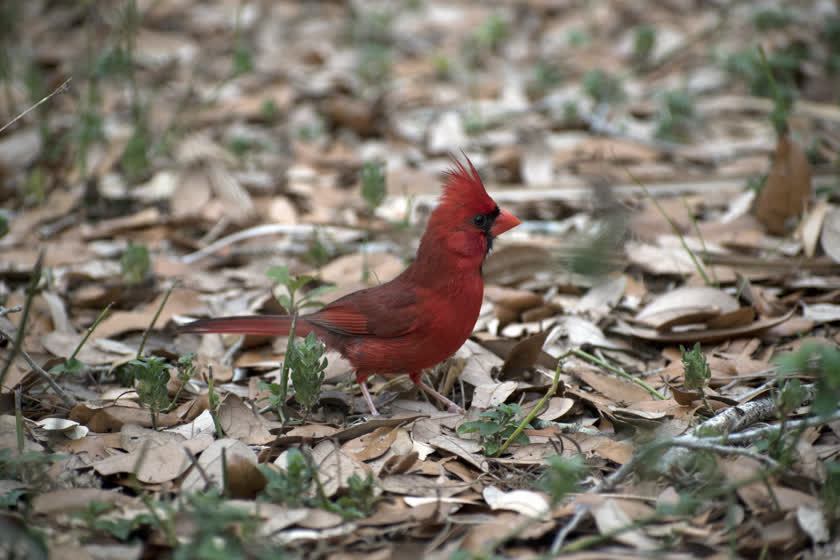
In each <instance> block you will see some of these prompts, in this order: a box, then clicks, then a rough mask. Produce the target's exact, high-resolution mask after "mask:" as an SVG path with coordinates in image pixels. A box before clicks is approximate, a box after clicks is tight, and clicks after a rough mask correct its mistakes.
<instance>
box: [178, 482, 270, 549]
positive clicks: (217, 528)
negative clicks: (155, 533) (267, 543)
mask: <svg viewBox="0 0 840 560" xmlns="http://www.w3.org/2000/svg"><path fill="white" fill-rule="evenodd" d="M185 502H186V504H185V507H184V508H183V514H184V515H185V516H186V517H187V518H189V519H192V520H193V522H194V523H193V526H194V527H195V532H194V533H193V534H192V535H190V537H189V538H188V539H187V540H186V541H184V542H182V543H181V544H179V545H178V546H177V547H176V548H175V549H174V550H173V551H172V558H173V560H193V559H195V558H201V559H207V560H228V559H230V560H246V559H250V558H255V557H260V556H257V554H260V553H261V552H262V553H263V554H265V553H266V551H263V550H261V549H262V548H263V546H264V544H263V543H262V542H261V540H260V539H258V538H257V528H258V526H259V519H258V518H257V517H256V516H254V515H253V514H252V513H251V512H250V511H249V510H248V509H244V508H241V507H236V506H235V505H232V504H231V503H230V502H228V501H227V500H225V499H224V497H223V496H222V495H221V493H220V492H219V491H218V490H217V489H216V488H213V489H211V490H208V491H206V492H198V493H194V494H188V495H187V496H186V500H185ZM276 552H279V553H280V554H278V555H277V556H275V557H276V558H283V555H282V551H276ZM262 557H265V556H262Z"/></svg>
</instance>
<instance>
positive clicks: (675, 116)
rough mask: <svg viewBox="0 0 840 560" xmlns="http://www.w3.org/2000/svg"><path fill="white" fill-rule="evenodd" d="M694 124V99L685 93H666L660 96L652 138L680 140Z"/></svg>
mask: <svg viewBox="0 0 840 560" xmlns="http://www.w3.org/2000/svg"><path fill="white" fill-rule="evenodd" d="M693 124H694V99H693V98H692V97H691V95H690V94H689V93H688V92H685V91H668V92H665V95H663V96H662V102H661V103H660V109H659V117H658V119H657V122H656V129H655V130H654V133H653V134H654V136H656V137H657V138H659V139H661V140H671V141H675V140H682V139H684V138H686V137H687V136H688V135H689V133H690V132H691V127H692V125H693Z"/></svg>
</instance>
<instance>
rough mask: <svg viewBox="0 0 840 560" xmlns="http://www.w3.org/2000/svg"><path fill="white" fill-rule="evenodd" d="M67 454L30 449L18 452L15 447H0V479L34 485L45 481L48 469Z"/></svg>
mask: <svg viewBox="0 0 840 560" xmlns="http://www.w3.org/2000/svg"><path fill="white" fill-rule="evenodd" d="M66 458H67V456H66V455H60V454H49V453H40V452H37V451H29V452H23V453H18V452H17V450H14V449H9V448H6V449H0V479H10V480H20V481H21V482H25V483H27V484H30V485H32V486H38V485H40V484H42V483H44V482H45V479H46V477H47V474H46V473H47V469H49V467H50V465H51V464H52V463H54V462H56V461H61V460H63V459H66Z"/></svg>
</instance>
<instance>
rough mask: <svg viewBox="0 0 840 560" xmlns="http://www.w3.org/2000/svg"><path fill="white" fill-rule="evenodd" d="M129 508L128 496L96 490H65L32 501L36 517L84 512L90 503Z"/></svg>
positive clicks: (49, 493) (130, 501) (55, 491)
mask: <svg viewBox="0 0 840 560" xmlns="http://www.w3.org/2000/svg"><path fill="white" fill-rule="evenodd" d="M94 501H96V502H102V503H105V504H115V505H123V506H130V505H132V504H133V503H134V501H133V500H132V499H131V498H129V497H128V496H126V495H124V494H121V493H119V492H114V491H111V490H99V489H97V488H65V489H62V490H53V491H51V492H44V493H42V494H38V495H37V496H35V499H33V500H32V512H33V513H35V514H37V515H54V514H58V513H69V512H72V511H86V510H87V509H88V508H89V507H90V504H91V502H94Z"/></svg>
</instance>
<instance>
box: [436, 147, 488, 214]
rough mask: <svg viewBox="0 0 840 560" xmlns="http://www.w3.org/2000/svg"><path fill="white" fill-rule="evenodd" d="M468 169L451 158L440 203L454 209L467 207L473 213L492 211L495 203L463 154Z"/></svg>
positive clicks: (453, 157)
mask: <svg viewBox="0 0 840 560" xmlns="http://www.w3.org/2000/svg"><path fill="white" fill-rule="evenodd" d="M464 158H465V159H466V160H467V165H468V166H469V168H467V167H465V166H464V164H463V163H461V162H460V161H459V160H458V159H457V158H455V156H452V164H453V167H452V169H449V170H448V171H447V172H446V175H445V177H444V181H443V196H442V197H441V203H442V204H446V205H452V206H454V207H461V206H468V207H469V208H470V210H471V211H474V212H487V211H490V210H492V209H493V208H494V207H495V206H496V203H495V202H493V199H491V198H490V196H489V195H488V194H487V191H486V190H485V189H484V183H482V182H481V177H479V176H478V171H476V169H475V166H474V165H473V164H472V162H471V161H470V158H468V157H467V156H466V154H464Z"/></svg>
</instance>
